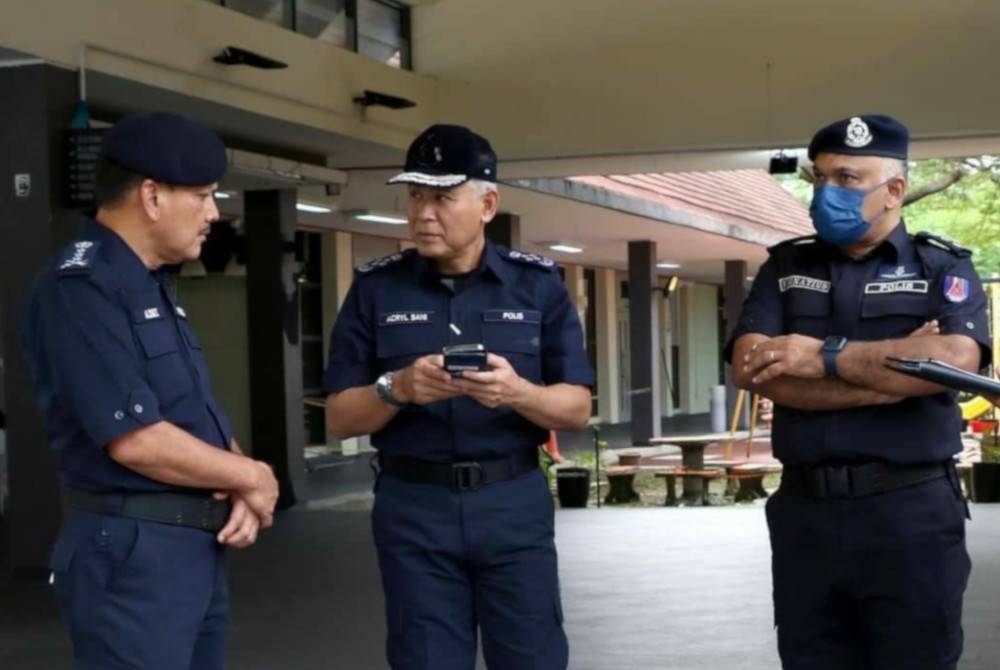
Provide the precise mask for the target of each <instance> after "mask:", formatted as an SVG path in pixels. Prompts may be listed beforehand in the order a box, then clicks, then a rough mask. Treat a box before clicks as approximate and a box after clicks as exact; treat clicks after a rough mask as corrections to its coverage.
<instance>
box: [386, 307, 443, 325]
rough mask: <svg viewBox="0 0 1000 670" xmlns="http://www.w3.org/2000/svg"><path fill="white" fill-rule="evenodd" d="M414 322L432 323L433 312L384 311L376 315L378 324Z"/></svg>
mask: <svg viewBox="0 0 1000 670" xmlns="http://www.w3.org/2000/svg"><path fill="white" fill-rule="evenodd" d="M415 323H434V312H425V311H417V310H407V311H404V312H386V313H385V314H380V315H379V317H378V325H380V326H403V325H408V324H415Z"/></svg>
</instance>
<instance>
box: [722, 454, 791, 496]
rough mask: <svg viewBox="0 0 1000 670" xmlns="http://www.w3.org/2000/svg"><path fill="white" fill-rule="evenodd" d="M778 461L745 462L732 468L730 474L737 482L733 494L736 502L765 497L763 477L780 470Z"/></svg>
mask: <svg viewBox="0 0 1000 670" xmlns="http://www.w3.org/2000/svg"><path fill="white" fill-rule="evenodd" d="M781 470H782V468H781V464H780V463H747V464H745V465H738V466H736V467H734V468H733V470H732V474H731V475H730V476H731V477H732V478H733V479H735V480H736V481H738V482H739V488H738V489H737V491H736V495H735V496H734V498H735V500H736V502H749V501H752V500H757V499H758V498H766V497H767V491H766V490H765V489H764V477H765V476H767V475H770V474H774V473H777V472H781Z"/></svg>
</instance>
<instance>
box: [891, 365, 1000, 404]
mask: <svg viewBox="0 0 1000 670" xmlns="http://www.w3.org/2000/svg"><path fill="white" fill-rule="evenodd" d="M885 366H886V367H887V368H889V369H890V370H894V371H896V372H902V373H903V374H904V375H910V376H911V377H917V378H919V379H923V380H925V381H929V382H933V383H935V384H940V385H941V386H946V387H948V388H950V389H954V390H956V391H966V392H968V393H977V394H980V395H1000V382H998V381H997V380H995V379H992V378H991V377H984V376H982V375H977V374H975V373H973V372H966V371H965V370H963V369H961V368H957V367H955V366H954V365H949V364H948V363H942V362H941V361H936V360H934V359H933V358H923V359H915V358H895V357H893V356H888V357H886V359H885Z"/></svg>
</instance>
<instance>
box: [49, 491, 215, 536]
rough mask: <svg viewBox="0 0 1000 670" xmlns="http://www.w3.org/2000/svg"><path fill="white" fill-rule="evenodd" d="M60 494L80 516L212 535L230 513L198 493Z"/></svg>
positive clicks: (90, 492)
mask: <svg viewBox="0 0 1000 670" xmlns="http://www.w3.org/2000/svg"><path fill="white" fill-rule="evenodd" d="M63 494H64V499H65V501H66V504H67V505H69V507H70V508H72V509H75V510H79V511H80V512H89V513H91V514H110V515H112V516H127V517H131V518H133V519H143V520H145V521H156V522H158V523H168V524H171V525H173V526H187V527H188V528H200V529H201V530H208V531H212V532H213V533H215V532H218V531H220V530H222V529H223V527H225V525H226V522H227V521H228V520H229V514H230V512H231V510H232V505H231V504H230V502H229V501H228V500H215V499H214V498H212V495H211V494H207V495H205V494H201V493H181V492H173V491H163V492H150V493H98V492H96V491H84V490H82V489H65V491H64V492H63Z"/></svg>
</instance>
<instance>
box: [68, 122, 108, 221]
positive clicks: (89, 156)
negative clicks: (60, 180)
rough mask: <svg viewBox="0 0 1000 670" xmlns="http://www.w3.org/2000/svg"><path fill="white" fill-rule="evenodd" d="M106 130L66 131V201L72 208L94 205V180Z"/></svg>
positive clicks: (80, 129) (82, 129) (84, 129)
mask: <svg viewBox="0 0 1000 670" xmlns="http://www.w3.org/2000/svg"><path fill="white" fill-rule="evenodd" d="M105 132H107V130H106V129H104V128H79V129H77V128H74V129H72V130H67V131H66V170H67V175H66V201H67V204H68V205H69V206H70V207H80V208H86V207H90V206H92V205H93V204H94V179H95V177H96V174H97V159H98V157H99V156H100V154H101V142H102V141H103V139H104V133H105Z"/></svg>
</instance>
